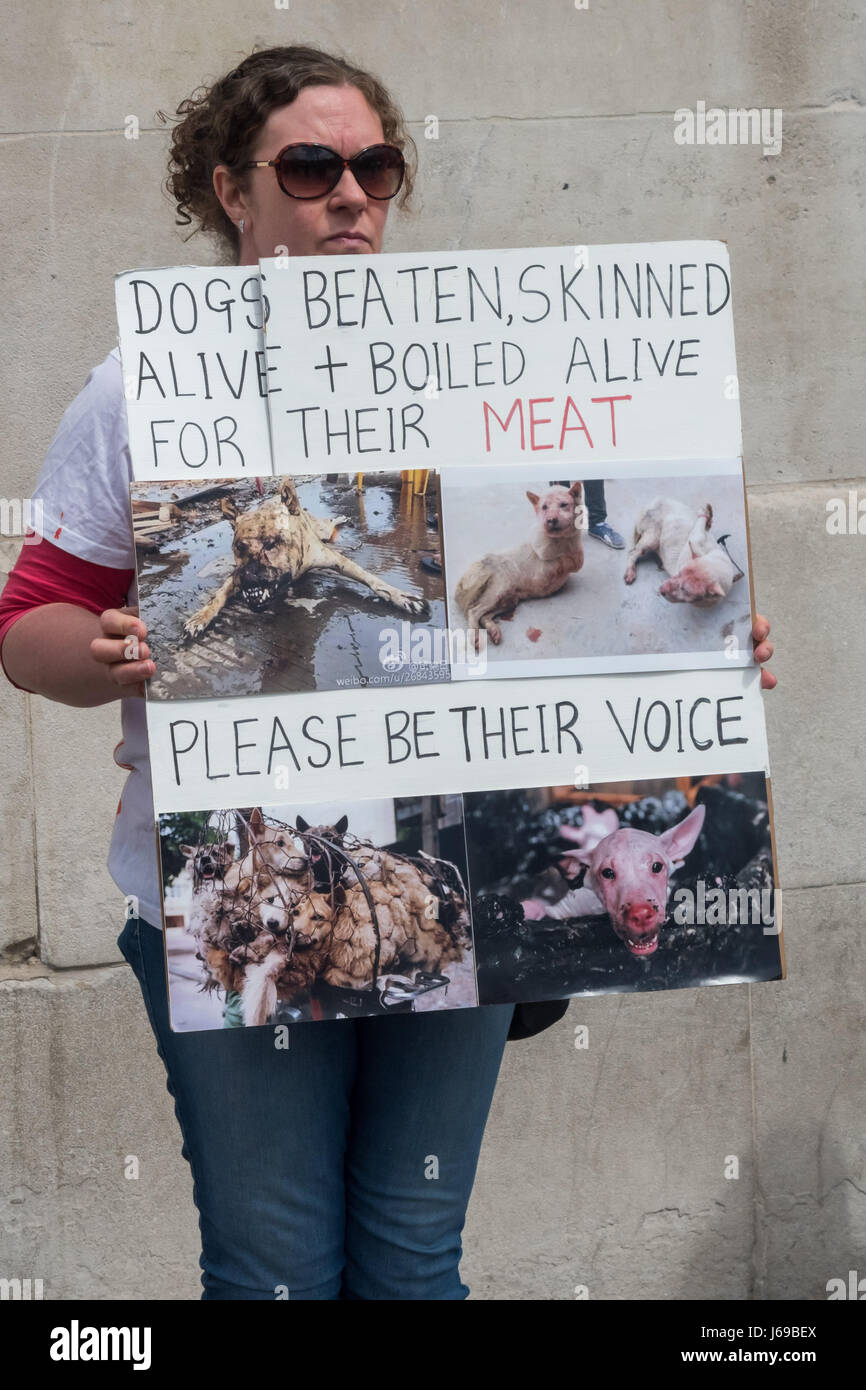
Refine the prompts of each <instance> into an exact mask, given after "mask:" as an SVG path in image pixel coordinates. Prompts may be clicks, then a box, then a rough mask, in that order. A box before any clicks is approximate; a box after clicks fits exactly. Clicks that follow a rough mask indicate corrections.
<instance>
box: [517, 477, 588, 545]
mask: <svg viewBox="0 0 866 1390" xmlns="http://www.w3.org/2000/svg"><path fill="white" fill-rule="evenodd" d="M526 495H527V497H528V498H529V500H530V502H531V503H532V506H533V508H534V510H535V515H536V516H537V517H538V520H539V521H540V523H541V526H542V528H543V529H544V531H545V532H546V533H547V535H548V536H558V535H559V534H560V533H561V532H562V531H573V530H574V521H575V515H576V512H577V508H578V507H579V506H580V504H581V502H582V500H583V483H572V485H571V487H563V486H562V485H561V484H560V483H557V484H556V486H555V487H552V488H551V489H550V491H549V492H546V493H545V494H544V496H543V497H539V495H538V493H537V492H527V494H526Z"/></svg>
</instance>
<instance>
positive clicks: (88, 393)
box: [32, 347, 162, 929]
mask: <svg viewBox="0 0 866 1390" xmlns="http://www.w3.org/2000/svg"><path fill="white" fill-rule="evenodd" d="M131 480H132V459H131V457H130V453H129V435H128V432H127V424H126V400H125V398H124V392H123V374H122V369H121V364H120V352H119V349H118V348H116V347H114V348H112V350H111V352H110V353H109V354H108V356H107V357H106V358H105V360H104V361H103V362H100V364H99V366H98V367H94V368H93V370H92V371H91V372H90V374H89V376H88V378H87V381H86V382H85V385H84V389H83V390H82V391H80V392H79V394H78V395H77V396H76V397H75V400H74V401H73V402H72V404H71V405H70V407H69V409H68V410H67V411H66V413H65V415H64V416H63V419H62V420H61V422H60V426H59V428H58V430H57V433H56V435H55V436H54V439H53V440H52V442H51V446H50V448H49V450H48V453H47V454H46V456H45V461H44V462H43V464H42V470H41V472H40V474H39V477H38V479H37V481H36V485H35V487H34V488H33V494H32V495H33V500H34V502H35V501H36V500H39V501H40V502H41V504H42V517H41V524H38V525H37V524H36V523H38V522H39V511H38V509H34V512H33V516H34V529H36V530H38V531H39V534H40V535H42V536H44V537H45V539H46V540H48V541H50V542H51V544H52V545H56V546H59V547H60V549H61V550H66V551H68V552H69V554H71V555H77V556H79V557H80V558H81V559H82V560H92V561H93V562H94V563H95V564H97V565H108V566H109V567H110V568H112V569H133V568H134V567H135V547H134V544H133V539H132V517H131V510H130V505H129V484H130V482H131ZM128 602H129V603H130V604H137V603H138V581H137V579H135V578H134V579H133V582H132V587H131V588H130V590H129V595H128ZM120 721H121V728H122V731H123V738H122V739H121V741H120V743H118V745H117V747H116V748H115V750H114V754H113V757H114V761H115V763H117V765H118V767H123V768H128V769H129V776H128V777H127V779H126V782H125V784H124V787H123V793H122V795H121V798H120V804H119V806H118V808H117V817H116V820H115V823H114V832H113V834H112V837H111V845H110V847H109V852H108V871H109V873H110V874H111V877H112V878H113V879H114V882H115V883H116V884H117V886H118V888H120V890H121V892H123V893H125V894H127V895H131V896H133V897H135V898H137V899H138V916H140V917H143V918H144V919H145V921H147V922H151V923H152V924H153V925H154V926H155V927H157V928H158V929H161V926H162V910H161V908H160V893H159V867H158V864H157V857H156V833H155V825H154V814H153V792H152V788H151V781H150V756H149V749H148V742H147V723H146V719H145V702H144V700H142V699H138V698H136V697H134V696H124V697H123V698H122V699H121V701H120Z"/></svg>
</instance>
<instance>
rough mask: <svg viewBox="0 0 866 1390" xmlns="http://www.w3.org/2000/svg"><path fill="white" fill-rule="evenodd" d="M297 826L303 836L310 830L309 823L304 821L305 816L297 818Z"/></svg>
mask: <svg viewBox="0 0 866 1390" xmlns="http://www.w3.org/2000/svg"><path fill="white" fill-rule="evenodd" d="M295 825H296V826H297V828H298V830H300V832H301V834H303V832H304V831H305V830H309V828H310V827H309V825H308V824H307V822H306V821H305V820H304V818H303V816H296V817H295Z"/></svg>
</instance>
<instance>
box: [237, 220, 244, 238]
mask: <svg viewBox="0 0 866 1390" xmlns="http://www.w3.org/2000/svg"><path fill="white" fill-rule="evenodd" d="M238 230H239V231H240V232H241V234H242V235H243V230H244V219H243V218H241V220H240V222H239V223H238Z"/></svg>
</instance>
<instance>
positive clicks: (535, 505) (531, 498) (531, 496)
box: [526, 492, 539, 507]
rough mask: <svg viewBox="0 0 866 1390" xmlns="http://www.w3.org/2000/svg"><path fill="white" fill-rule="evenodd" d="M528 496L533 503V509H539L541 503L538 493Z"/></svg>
mask: <svg viewBox="0 0 866 1390" xmlns="http://www.w3.org/2000/svg"><path fill="white" fill-rule="evenodd" d="M526 495H527V497H528V498H529V500H530V502H531V503H532V505H533V507H537V506H538V501H539V498H538V493H537V492H527V494H526Z"/></svg>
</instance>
